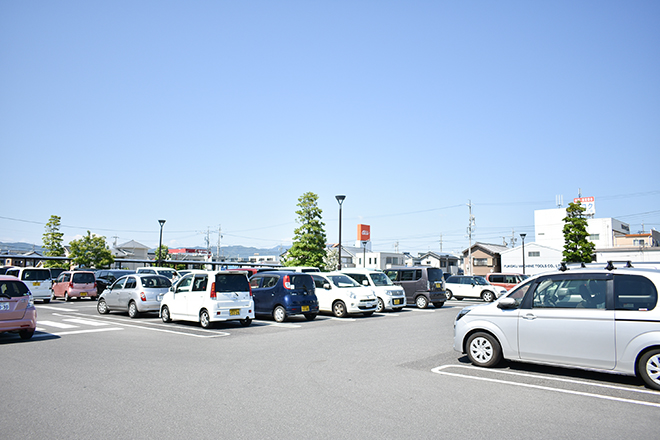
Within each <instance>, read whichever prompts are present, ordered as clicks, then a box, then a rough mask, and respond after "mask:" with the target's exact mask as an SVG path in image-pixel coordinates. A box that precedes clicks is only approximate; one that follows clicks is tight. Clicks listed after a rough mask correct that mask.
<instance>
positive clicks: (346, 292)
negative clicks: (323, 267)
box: [309, 272, 378, 318]
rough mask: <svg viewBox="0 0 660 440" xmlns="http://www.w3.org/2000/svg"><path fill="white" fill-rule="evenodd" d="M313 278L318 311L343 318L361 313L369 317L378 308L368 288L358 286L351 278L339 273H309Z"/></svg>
mask: <svg viewBox="0 0 660 440" xmlns="http://www.w3.org/2000/svg"><path fill="white" fill-rule="evenodd" d="M309 275H311V276H312V278H314V285H315V287H316V298H317V299H318V300H319V310H320V311H322V312H332V313H333V314H334V315H335V316H336V317H338V318H343V317H345V316H346V315H349V314H356V313H361V314H363V315H364V316H371V315H373V314H374V312H375V311H376V308H377V307H378V298H377V296H376V294H375V293H374V292H373V290H371V289H370V288H368V287H364V286H360V285H359V284H358V283H357V282H356V281H355V280H354V279H353V278H351V277H349V276H347V275H346V274H343V273H341V272H310V273H309Z"/></svg>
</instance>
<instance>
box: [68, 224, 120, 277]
mask: <svg viewBox="0 0 660 440" xmlns="http://www.w3.org/2000/svg"><path fill="white" fill-rule="evenodd" d="M69 246H70V248H71V258H72V262H73V264H75V265H77V266H80V267H95V268H97V269H101V268H107V267H110V265H111V264H112V263H113V262H114V261H115V258H114V257H113V256H112V252H110V249H109V248H108V245H107V244H106V242H105V237H103V236H100V235H92V233H91V232H89V231H87V235H86V236H84V237H83V238H81V239H80V240H71V243H69Z"/></svg>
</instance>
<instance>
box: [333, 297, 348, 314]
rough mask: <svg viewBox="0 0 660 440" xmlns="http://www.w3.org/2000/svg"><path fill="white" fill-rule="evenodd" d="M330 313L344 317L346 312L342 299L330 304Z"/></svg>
mask: <svg viewBox="0 0 660 440" xmlns="http://www.w3.org/2000/svg"><path fill="white" fill-rule="evenodd" d="M332 313H333V314H334V315H335V316H336V317H337V318H344V317H346V315H348V313H347V312H346V304H344V301H335V303H334V304H333V305H332Z"/></svg>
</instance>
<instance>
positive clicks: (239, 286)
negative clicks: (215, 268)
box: [215, 273, 250, 292]
mask: <svg viewBox="0 0 660 440" xmlns="http://www.w3.org/2000/svg"><path fill="white" fill-rule="evenodd" d="M249 290H250V283H248V279H247V277H246V276H245V274H243V273H235V274H233V273H231V274H230V273H225V274H216V276H215V291H216V292H247V291H249Z"/></svg>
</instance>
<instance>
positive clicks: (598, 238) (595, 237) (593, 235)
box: [589, 234, 600, 241]
mask: <svg viewBox="0 0 660 440" xmlns="http://www.w3.org/2000/svg"><path fill="white" fill-rule="evenodd" d="M589 240H591V241H597V240H600V234H591V235H589Z"/></svg>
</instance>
